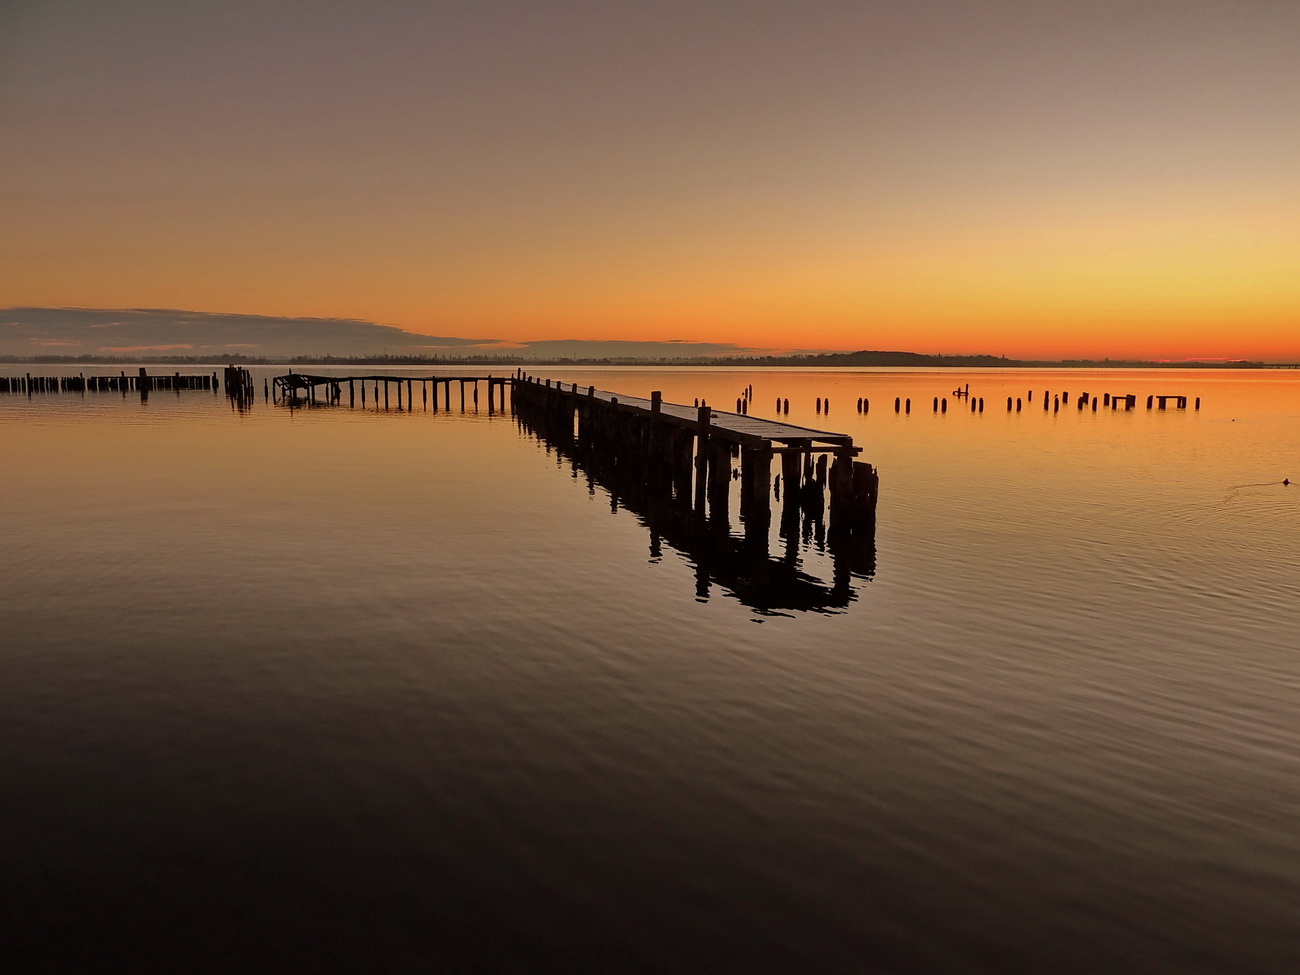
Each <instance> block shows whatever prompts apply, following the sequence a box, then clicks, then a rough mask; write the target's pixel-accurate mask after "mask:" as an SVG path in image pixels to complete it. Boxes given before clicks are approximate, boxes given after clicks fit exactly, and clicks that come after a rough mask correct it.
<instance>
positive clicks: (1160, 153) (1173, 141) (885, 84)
mask: <svg viewBox="0 0 1300 975" xmlns="http://www.w3.org/2000/svg"><path fill="white" fill-rule="evenodd" d="M975 6H977V7H978V11H975V10H972V9H971V7H972V5H969V4H963V3H956V2H943V3H932V4H926V5H903V4H895V3H889V2H872V3H847V2H845V3H839V2H830V3H822V4H813V5H811V6H808V5H763V6H761V7H759V8H756V9H754V10H750V11H747V12H745V13H744V14H743V15H742V14H741V13H735V14H724V13H722V12H709V11H702V10H699V9H697V8H696V7H695V6H694V5H688V4H675V3H669V4H663V5H656V6H655V9H654V10H650V9H646V8H644V7H642V6H639V5H629V4H586V3H580V2H565V3H563V4H559V5H546V6H545V8H544V9H543V8H541V7H535V6H533V5H526V4H516V3H489V4H477V5H473V6H464V7H462V6H460V5H455V4H453V5H450V6H448V5H437V6H430V7H429V8H427V9H425V8H424V7H421V6H413V7H411V8H409V9H404V11H403V12H401V13H400V14H397V15H394V16H391V17H387V18H386V19H383V20H376V19H374V18H373V17H372V16H371V12H370V9H369V7H367V6H365V5H360V4H354V3H349V2H344V0H331V2H326V3H318V4H310V5H307V4H298V3H272V4H269V5H267V4H261V3H259V4H253V3H231V4H224V5H221V10H220V12H217V11H215V10H193V9H189V8H188V7H185V8H181V7H174V6H172V5H164V4H154V3H150V2H147V0H130V2H127V3H124V4H115V5H112V9H111V10H110V9H105V8H103V7H102V5H97V4H90V3H86V2H83V0H73V2H71V3H68V4H62V5H47V4H37V3H34V2H30V3H25V2H20V3H18V4H17V5H6V10H5V12H4V13H0V95H2V98H0V126H2V130H3V132H4V137H3V138H4V148H5V179H4V181H3V185H2V186H0V210H3V212H4V213H5V215H6V219H5V224H6V227H7V228H8V229H9V230H10V232H9V233H6V234H5V235H4V237H3V240H0V266H3V268H4V269H5V273H4V275H3V276H0V307H6V306H38V307H81V308H179V309H191V310H195V311H208V312H239V313H244V314H253V315H283V316H311V317H338V318H357V319H364V320H367V321H373V322H378V323H383V324H389V325H397V326H400V327H402V328H405V329H409V330H411V331H415V332H421V333H429V334H434V335H444V336H458V337H465V338H474V339H496V340H501V341H506V342H520V341H537V340H546V339H592V340H598V339H629V340H639V341H669V340H674V339H687V340H691V341H698V342H718V343H731V344H734V345H738V346H743V347H763V348H774V349H789V348H799V349H813V350H853V349H864V348H867V349H907V350H912V351H918V352H925V353H945V354H949V353H950V354H958V353H990V354H995V355H1007V356H1009V357H1013V358H1053V359H1055V358H1101V357H1107V356H1108V357H1112V358H1126V357H1127V358H1185V357H1187V358H1192V357H1205V358H1218V357H1223V358H1247V359H1264V360H1271V361H1300V327H1297V326H1298V325H1300V184H1298V183H1297V181H1296V179H1295V172H1294V160H1295V158H1296V155H1297V150H1298V149H1300V129H1297V127H1296V125H1295V124H1294V119H1295V118H1296V116H1297V114H1298V113H1300V80H1298V79H1300V75H1298V74H1297V72H1296V71H1295V67H1294V51H1295V47H1296V43H1297V40H1298V39H1300V7H1296V6H1295V5H1293V4H1278V3H1264V2H1259V3H1255V2H1249V3H1244V4H1235V5H1212V4H1203V3H1197V2H1185V3H1175V4H1162V5H1153V6H1149V7H1148V5H1134V4H1131V3H1117V2H1103V3H1099V4H1091V5H1087V6H1086V7H1081V6H1080V5H1078V4H1074V3H1063V2H1048V3H1040V4H1024V3H1015V2H1010V0H1003V2H996V3H991V4H980V5H975ZM922 8H923V9H922Z"/></svg>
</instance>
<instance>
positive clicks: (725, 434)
mask: <svg viewBox="0 0 1300 975" xmlns="http://www.w3.org/2000/svg"><path fill="white" fill-rule="evenodd" d="M544 385H548V388H551V389H553V390H554V391H555V392H556V393H558V394H560V395H562V396H571V397H574V398H575V399H578V400H582V399H593V400H596V401H597V402H601V403H606V404H608V405H610V406H612V407H615V408H617V409H621V410H624V411H628V412H632V413H638V414H644V415H645V416H647V417H649V416H655V417H657V418H658V419H659V420H661V421H666V422H668V423H670V424H673V425H675V426H680V427H686V428H690V429H692V430H693V429H695V428H697V427H698V426H699V424H700V414H701V410H705V409H707V410H708V411H709V414H708V424H709V433H710V435H711V436H714V437H719V438H721V439H724V440H731V441H733V442H735V443H739V444H745V445H746V446H761V445H766V444H770V445H771V446H772V449H773V451H774V452H775V453H783V452H784V451H786V450H790V451H798V452H800V453H807V452H810V451H811V452H813V453H817V452H820V451H828V452H838V451H840V450H844V449H846V448H847V449H851V450H852V451H853V453H855V454H856V453H859V452H861V449H862V448H861V447H854V446H853V438H852V437H851V436H849V435H848V434H847V433H833V432H831V431H829V430H814V429H813V428H811V427H801V426H798V425H797V424H794V423H785V422H783V421H781V420H766V419H763V418H762V417H757V416H749V415H748V414H744V413H732V412H728V411H727V410H719V409H716V408H715V407H704V406H698V407H697V406H691V405H687V404H684V403H665V402H663V401H662V400H660V399H656V398H654V396H653V395H652V396H651V397H649V398H646V397H643V396H626V395H624V394H622V393H615V392H611V391H610V390H607V389H597V388H596V387H595V386H579V385H578V384H577V383H570V384H568V385H565V384H564V383H559V382H557V383H556V384H555V385H554V386H549V381H547V383H546V384H544Z"/></svg>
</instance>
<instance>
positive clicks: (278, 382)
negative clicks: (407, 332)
mask: <svg viewBox="0 0 1300 975" xmlns="http://www.w3.org/2000/svg"><path fill="white" fill-rule="evenodd" d="M514 382H515V379H514V378H512V377H508V376H495V377H494V376H418V377H417V376H311V375H306V374H304V373H297V372H291V373H289V374H288V375H286V376H276V377H275V378H274V379H273V380H271V387H270V394H269V395H270V398H271V400H272V401H273V402H276V403H281V402H282V403H284V404H286V405H287V406H298V405H302V404H317V403H324V404H331V403H341V402H342V400H343V391H344V389H346V390H347V396H348V405H349V406H356V404H357V394H358V391H359V392H360V396H361V402H362V405H365V402H366V389H367V384H369V386H370V387H373V389H374V396H375V404H376V405H378V404H379V398H380V396H381V395H382V396H383V403H384V406H385V408H387V407H388V406H389V404H390V403H396V405H397V408H398V409H399V410H400V409H412V408H414V406H415V391H416V389H417V388H418V389H419V391H420V399H421V403H422V405H424V406H425V407H428V406H429V394H430V392H432V394H433V408H434V409H435V410H436V409H438V397H439V393H441V394H442V408H443V409H445V410H450V409H451V408H452V407H451V387H452V384H453V383H455V384H456V385H457V386H459V387H460V390H459V392H460V397H459V401H460V406H461V409H464V408H465V392H466V389H468V390H469V391H470V393H471V397H472V398H471V402H473V403H474V404H475V405H477V404H478V390H479V383H483V384H485V385H486V386H487V400H488V410H489V411H490V412H491V411H495V410H496V409H497V406H498V404H499V405H500V407H501V408H502V409H504V408H505V405H506V389H507V388H508V387H509V386H511V385H512V384H513V383H514ZM403 389H405V392H406V405H405V407H403V405H402V392H403ZM381 391H382V392H381Z"/></svg>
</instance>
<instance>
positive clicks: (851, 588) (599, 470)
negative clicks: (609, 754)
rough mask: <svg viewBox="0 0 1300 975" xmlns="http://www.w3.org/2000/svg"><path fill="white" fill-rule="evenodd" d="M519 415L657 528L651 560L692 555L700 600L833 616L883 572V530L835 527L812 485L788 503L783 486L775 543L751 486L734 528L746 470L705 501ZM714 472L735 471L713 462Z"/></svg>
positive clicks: (657, 472) (714, 480)
mask: <svg viewBox="0 0 1300 975" xmlns="http://www.w3.org/2000/svg"><path fill="white" fill-rule="evenodd" d="M515 418H516V422H517V423H518V425H519V427H520V429H521V430H523V431H524V432H525V433H527V434H529V435H530V436H532V437H534V438H535V439H537V440H538V441H539V442H541V443H543V444H545V445H546V446H547V447H548V448H549V449H550V450H554V451H555V452H556V453H557V455H558V456H559V457H560V458H561V460H562V461H563V462H564V463H565V464H567V465H568V467H569V469H570V470H571V471H572V473H573V476H574V477H575V479H577V478H582V479H585V481H586V483H587V486H588V489H589V490H590V491H591V492H593V493H594V492H595V491H596V490H597V488H600V489H602V490H604V491H605V492H606V493H607V494H608V496H609V499H610V507H611V510H613V511H617V510H618V509H619V508H620V507H621V508H623V509H625V510H627V511H630V512H632V513H633V514H634V515H636V516H637V518H638V519H639V520H640V522H641V524H642V525H643V526H645V528H646V530H647V531H648V532H649V535H650V541H649V550H650V555H651V557H652V558H654V559H659V558H661V557H662V556H663V555H664V553H665V547H667V548H670V549H672V550H675V551H676V552H678V553H680V554H681V555H683V556H685V557H686V558H687V559H688V560H689V561H690V562H691V564H692V565H693V566H694V568H695V595H696V598H698V599H701V600H707V599H709V598H710V597H711V596H712V595H714V592H715V588H716V589H721V590H723V591H724V592H725V593H726V594H728V595H730V596H732V597H734V598H736V599H738V600H739V601H740V602H741V603H742V604H744V605H745V606H748V607H750V608H752V609H754V610H756V611H757V612H758V613H760V614H761V615H789V614H791V613H796V612H820V613H831V612H838V611H842V610H844V609H845V608H846V607H848V606H849V605H850V604H851V603H853V602H854V601H855V600H856V599H857V597H858V593H857V588H856V586H855V583H860V582H866V581H869V580H870V579H871V578H873V577H874V575H875V571H876V545H875V531H874V527H873V529H872V530H871V531H870V532H861V531H859V532H854V533H852V534H849V533H846V532H840V533H837V532H835V531H833V530H830V528H829V527H828V525H827V521H826V510H825V506H824V505H819V504H809V503H807V502H808V498H807V497H806V495H807V493H808V492H807V491H806V490H804V489H800V491H799V492H795V493H793V494H787V496H786V497H785V498H782V497H781V487H780V480H779V479H778V480H777V481H776V483H775V485H774V488H775V490H774V497H775V499H776V501H777V502H778V503H779V504H780V506H781V507H780V517H779V521H778V523H777V525H776V529H777V530H776V537H775V539H774V538H773V534H772V527H773V526H772V517H771V510H772V509H771V505H770V501H771V500H772V498H767V497H765V498H763V499H762V503H760V502H759V501H758V499H756V498H752V497H750V496H749V492H747V491H745V490H742V491H741V497H740V505H739V519H740V520H739V522H738V523H737V524H736V525H734V526H733V524H732V521H731V507H730V500H731V493H732V492H731V490H730V484H729V482H730V481H731V480H733V479H736V478H738V477H739V476H740V472H739V471H734V472H733V473H732V474H731V475H728V476H726V477H718V476H712V477H709V478H708V483H707V484H706V485H705V491H704V492H703V496H697V495H696V493H695V492H694V491H693V490H692V485H691V484H689V483H686V484H684V483H682V482H681V479H680V478H679V477H675V476H674V474H673V471H672V470H671V469H661V468H657V467H655V466H654V465H650V466H648V467H647V466H645V465H642V464H631V463H628V462H627V459H626V458H624V459H623V462H621V463H620V461H619V458H618V455H617V454H616V453H614V454H611V453H609V452H607V451H603V450H601V449H600V448H599V447H597V446H594V445H591V444H589V443H587V442H585V441H584V440H583V439H582V438H580V437H575V436H573V435H572V433H571V432H566V431H565V430H564V428H562V427H561V428H558V429H555V428H551V427H550V426H549V425H546V426H543V425H542V424H539V423H537V422H534V421H531V420H530V418H529V417H528V416H527V415H526V414H520V413H518V412H517V413H516V417H515ZM712 470H725V471H731V470H732V468H731V466H730V464H728V465H727V466H726V467H723V466H721V465H712V466H711V471H712ZM819 499H820V495H819ZM774 542H775V543H776V548H777V551H776V553H775V554H774V552H773V543H774ZM814 553H816V554H821V553H825V554H826V555H829V559H830V567H831V572H830V576H831V577H830V579H829V580H825V579H822V578H818V577H817V576H816V575H815V574H813V573H811V572H809V571H808V570H807V567H806V564H805V563H806V559H805V556H808V555H812V554H814Z"/></svg>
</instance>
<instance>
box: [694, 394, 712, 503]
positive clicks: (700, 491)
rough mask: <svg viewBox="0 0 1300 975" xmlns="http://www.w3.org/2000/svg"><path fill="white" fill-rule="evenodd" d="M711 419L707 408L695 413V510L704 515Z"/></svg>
mask: <svg viewBox="0 0 1300 975" xmlns="http://www.w3.org/2000/svg"><path fill="white" fill-rule="evenodd" d="M709 417H710V411H709V408H708V407H707V406H701V407H698V408H697V409H696V411H695V510H696V511H697V512H699V513H700V514H703V513H704V501H705V498H706V496H707V495H706V492H707V484H708V473H709Z"/></svg>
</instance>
